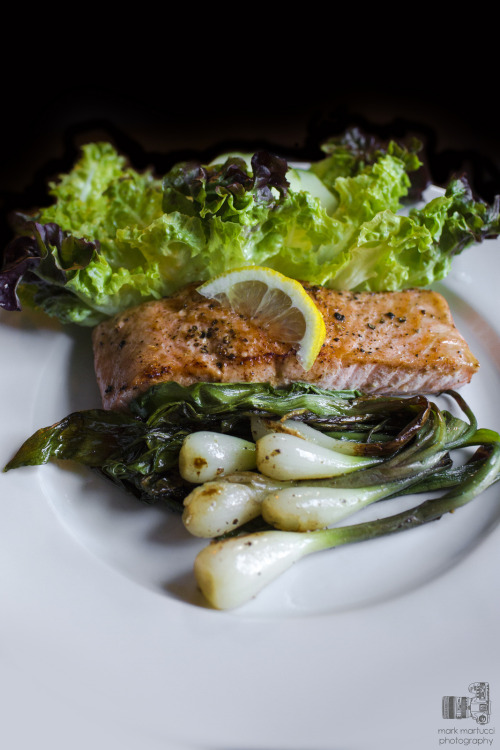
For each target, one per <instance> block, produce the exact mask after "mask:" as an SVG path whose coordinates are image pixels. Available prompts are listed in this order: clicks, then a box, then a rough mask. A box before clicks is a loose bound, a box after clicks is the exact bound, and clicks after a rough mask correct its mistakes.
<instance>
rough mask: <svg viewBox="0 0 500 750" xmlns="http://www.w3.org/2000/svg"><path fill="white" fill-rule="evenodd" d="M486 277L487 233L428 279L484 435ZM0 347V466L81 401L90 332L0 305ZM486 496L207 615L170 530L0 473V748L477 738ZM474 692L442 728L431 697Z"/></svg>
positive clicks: (89, 480) (111, 502) (376, 744)
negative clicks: (467, 365) (451, 321)
mask: <svg viewBox="0 0 500 750" xmlns="http://www.w3.org/2000/svg"><path fill="white" fill-rule="evenodd" d="M499 273H500V241H499V240H495V241H493V240H489V241H487V242H485V243H483V244H482V245H480V246H477V247H475V248H471V249H469V250H467V251H465V252H464V254H463V255H461V256H459V257H458V258H456V259H455V261H454V266H453V270H452V273H451V274H450V276H449V277H448V278H447V279H446V282H445V283H444V284H440V285H438V288H439V290H440V291H442V292H443V293H444V294H445V296H446V297H447V299H448V300H449V302H450V305H451V308H452V312H453V314H454V317H455V321H456V323H457V326H458V328H459V329H460V330H461V332H462V333H463V334H464V335H465V336H466V338H467V340H468V341H469V343H470V345H471V348H472V349H473V351H474V353H475V354H476V356H477V357H478V358H479V360H480V361H481V363H482V366H481V370H480V372H479V373H478V374H477V375H476V376H475V377H474V379H473V381H472V383H471V384H470V385H469V386H467V387H466V388H464V389H463V390H462V394H463V396H464V397H465V398H466V400H467V401H468V402H469V403H470V405H471V406H472V408H473V410H474V412H475V413H476V415H477V416H478V419H479V423H480V425H481V426H484V427H490V428H493V429H499V428H500V403H499V400H498V388H499V385H500V382H499V380H500V379H499V372H500V315H499V314H500V305H499V301H498V289H497V279H498V278H499ZM0 352H1V355H0V356H1V358H2V369H1V373H0V379H1V385H2V391H1V392H2V405H1V415H2V421H1V426H0V462H1V463H2V466H3V465H5V463H6V462H7V461H8V459H9V458H10V457H11V455H12V453H13V452H14V450H15V449H16V448H17V447H18V446H19V445H20V444H21V443H22V442H23V440H24V439H25V438H26V437H27V436H28V435H30V434H31V433H32V432H34V430H35V429H37V428H38V427H41V426H44V425H47V424H50V423H52V422H54V421H56V420H59V419H61V418H62V417H64V416H65V415H66V414H68V413H69V412H70V411H73V410H75V409H80V408H87V407H93V406H96V405H99V397H98V393H97V387H96V385H95V382H94V376H93V369H92V355H91V345H90V332H89V331H85V330H81V329H76V330H75V329H73V328H72V329H71V330H63V329H61V328H60V327H59V326H58V325H57V324H53V323H47V321H46V320H45V319H44V320H42V319H41V318H37V317H36V316H34V315H32V314H30V313H28V312H23V313H21V314H14V313H10V314H7V313H3V314H2V315H0ZM499 493H500V487H499V486H498V485H497V486H496V487H493V488H491V489H490V490H489V491H488V492H486V493H484V494H483V495H482V496H481V497H480V498H477V499H476V500H474V502H473V503H471V504H470V505H468V506H466V507H465V508H463V509H461V510H460V511H457V512H456V513H455V514H452V515H449V516H447V517H445V518H443V519H441V520H440V521H439V522H437V523H434V524H430V525H429V526H425V527H423V528H420V529H416V530H414V531H412V532H409V533H408V534H401V535H396V536H394V537H391V538H387V539H379V540H374V541H372V542H366V543H364V544H362V545H353V546H352V547H346V548H343V549H338V550H333V551H331V552H325V553H320V554H318V555H315V556H312V557H310V558H308V559H306V560H304V561H302V562H301V563H300V564H298V565H297V566H295V567H294V568H293V569H292V570H290V571H289V572H288V573H286V574H285V575H284V576H283V577H282V578H281V579H279V580H278V581H276V582H275V583H273V584H272V585H271V586H269V587H268V588H267V589H266V590H265V591H263V592H262V594H261V595H260V596H259V597H258V598H257V599H255V600H254V601H252V602H251V603H249V604H248V605H246V606H245V607H242V608H241V609H239V610H235V611H232V612H227V613H221V612H215V611H212V610H210V609H208V608H207V607H205V606H204V603H203V601H202V600H201V597H200V595H199V594H198V592H197V590H196V586H195V583H194V579H193V576H192V561H193V558H194V555H195V553H196V551H197V550H198V549H199V548H200V546H201V545H200V543H199V542H198V541H197V540H193V539H189V538H188V537H187V534H186V533H185V532H184V531H183V529H182V528H181V524H180V522H179V519H178V518H176V517H174V516H172V515H171V514H169V513H168V512H164V511H162V510H159V509H157V508H149V507H144V506H142V505H141V504H138V503H137V501H135V500H132V499H130V498H128V497H127V496H124V495H123V494H122V493H120V492H119V491H117V490H115V488H114V487H113V486H111V485H110V484H108V483H107V482H105V481H104V480H100V479H99V478H98V477H95V476H94V475H93V474H91V473H90V472H88V471H84V470H74V469H71V470H69V469H67V468H66V469H65V468H63V467H61V466H54V465H50V466H44V467H32V468H23V469H19V470H17V471H12V472H9V473H8V474H3V475H2V476H0V497H1V503H0V608H1V609H0V691H1V692H0V747H2V748H3V747H5V748H6V749H8V750H25V749H26V750H27V749H28V748H29V749H30V750H31V748H37V750H39V749H40V750H45V748H50V749H51V750H63V748H64V750H68V748H71V750H80V748H81V749H82V750H83V749H84V748H85V750H88V748H89V747H96V748H98V749H99V750H100V748H106V750H115V748H116V750H118V749H120V750H156V748H162V749H163V750H177V749H178V750H183V749H185V750H226V749H227V750H229V748H231V749H232V750H270V749H271V748H273V749H275V750H285V748H286V750H326V749H327V748H328V750H365V749H367V748H370V750H378V748H381V749H382V748H383V750H400V749H401V748H405V750H424V749H426V748H433V747H436V748H438V747H440V746H446V744H448V745H449V744H450V742H451V740H453V739H456V740H457V742H455V743H454V744H456V745H460V744H462V745H463V744H464V740H465V739H469V741H470V743H471V744H472V742H471V740H472V739H476V740H478V739H482V740H487V742H486V741H485V742H483V743H482V745H483V746H484V747H489V746H490V744H489V743H490V741H492V742H493V743H495V735H494V729H495V720H496V716H497V714H496V707H497V706H498V702H497V701H496V696H497V695H498V694H499V693H500V639H499V638H498V634H497V631H498V625H499V620H500V601H499V598H498V594H497V580H496V578H497V571H498V570H499V569H500V531H499V529H498V528H497V523H498V519H499V518H500V504H499V503H498V496H499ZM406 502H408V501H406ZM371 512H373V510H372V511H371ZM366 513H367V514H368V513H370V511H369V510H367V511H366ZM475 681H488V682H489V684H490V690H491V694H492V709H491V720H490V722H489V724H487V725H485V726H483V727H479V726H478V725H477V724H476V723H475V721H473V719H471V718H468V719H466V720H449V719H448V720H445V719H443V717H442V715H441V700H442V697H443V696H444V695H457V696H469V694H468V692H467V688H468V686H469V684H470V683H472V682H475ZM490 730H491V731H490ZM475 744H477V742H476V743H475ZM472 746H474V745H472ZM493 746H495V745H494V744H493Z"/></svg>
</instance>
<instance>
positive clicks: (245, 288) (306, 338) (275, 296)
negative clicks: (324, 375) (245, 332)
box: [198, 266, 326, 370]
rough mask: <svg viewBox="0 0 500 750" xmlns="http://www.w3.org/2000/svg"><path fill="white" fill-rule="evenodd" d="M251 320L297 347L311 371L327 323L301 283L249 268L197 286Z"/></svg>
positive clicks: (301, 358)
mask: <svg viewBox="0 0 500 750" xmlns="http://www.w3.org/2000/svg"><path fill="white" fill-rule="evenodd" d="M198 292H199V293H200V294H201V295H203V296H204V297H208V298H210V299H217V300H218V301H219V302H221V303H222V304H229V306H230V307H231V308H232V309H233V310H234V311H235V312H237V313H239V314H242V315H245V317H248V318H251V319H252V321H253V322H254V323H256V324H257V325H258V326H261V327H262V328H264V329H265V330H266V332H267V334H268V336H271V337H273V338H274V339H276V340H277V341H282V342H283V343H287V344H292V346H294V347H296V348H297V358H298V360H299V362H300V364H301V365H302V367H303V368H304V370H310V369H311V367H312V366H313V364H314V361H315V359H316V357H317V356H318V353H319V350H320V349H321V346H322V344H323V342H324V340H325V335H326V329H325V322H324V320H323V316H322V315H321V312H320V311H319V309H318V308H317V307H316V305H315V303H314V301H313V300H312V299H311V297H310V296H309V295H308V294H307V292H306V291H305V289H304V287H303V286H302V284H300V283H299V282H298V281H295V280H294V279H289V278H288V277H287V276H284V275H283V274H282V273H279V272H278V271H274V270H273V269H272V268H264V267H263V266H246V267H244V268H235V269H234V270H232V271H227V273H223V274H221V275H220V276H216V277H215V278H213V279H211V280H210V281H206V282H205V283H204V284H202V285H201V286H199V287H198Z"/></svg>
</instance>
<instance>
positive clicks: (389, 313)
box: [93, 284, 479, 409]
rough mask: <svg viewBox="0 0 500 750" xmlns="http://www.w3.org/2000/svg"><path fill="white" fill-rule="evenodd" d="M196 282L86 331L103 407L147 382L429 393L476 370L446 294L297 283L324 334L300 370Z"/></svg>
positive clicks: (292, 357) (115, 405) (114, 405)
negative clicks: (347, 289) (298, 383)
mask: <svg viewBox="0 0 500 750" xmlns="http://www.w3.org/2000/svg"><path fill="white" fill-rule="evenodd" d="M196 287H197V285H196V284H193V285H190V286H188V287H186V288H185V289H182V290H181V291H179V292H178V293H177V294H175V295H174V296H172V297H168V298H164V299H161V300H155V301H152V302H146V303H144V304H142V305H139V306H137V307H135V308H131V309H129V310H126V311H125V312H123V313H121V314H119V315H117V316H115V317H114V318H111V319H109V320H106V321H104V322H103V323H101V324H100V325H98V326H97V327H96V328H95V329H94V331H93V347H94V363H95V371H96V376H97V382H98V385H99V389H100V391H101V395H102V402H103V406H104V408H105V409H126V407H127V404H128V403H129V402H130V401H131V400H132V399H133V398H135V397H136V396H138V395H139V394H140V393H142V392H144V391H145V390H147V389H148V388H149V387H150V386H152V385H154V384H156V383H161V382H164V381H168V380H173V381H176V382H178V383H180V384H181V385H190V384H192V383H195V382H202V381H204V382H224V383H228V382H269V383H270V384H271V385H273V386H277V385H286V384H288V383H290V382H293V381H297V380H300V381H305V382H309V383H314V384H315V385H318V386H321V387H323V388H330V389H333V390H337V389H339V390H340V389H351V388H352V389H359V390H361V391H364V392H365V393H394V392H398V393H417V392H419V393H438V392H440V391H443V390H445V389H447V388H458V387H460V386H462V385H464V384H465V383H468V382H469V381H470V379H471V377H472V375H473V374H474V373H475V372H476V371H477V369H478V368H479V363H478V361H477V359H476V358H475V357H474V356H473V355H472V353H471V352H470V350H469V347H468V346H467V343H466V342H465V340H464V338H463V337H462V336H461V335H460V333H459V332H458V331H457V329H456V327H455V325H454V323H453V319H452V316H451V313H450V309H449V307H448V303H447V302H446V300H445V299H444V298H443V297H442V296H441V295H440V294H438V293H436V292H433V291H429V290H425V289H409V290H406V291H402V292H361V293H353V292H339V291H333V290H330V289H326V288H324V287H317V286H308V285H306V284H304V288H305V289H306V291H307V292H308V294H309V295H310V296H311V297H312V298H313V299H314V301H315V303H316V304H317V306H318V308H319V309H320V310H321V312H322V314H323V317H324V319H325V324H326V339H325V343H324V344H323V347H322V349H321V351H320V353H319V355H318V358H317V359H316V362H315V363H314V365H313V367H312V368H311V369H310V370H309V371H307V372H306V371H305V370H304V369H303V368H302V367H301V365H300V364H299V362H298V359H297V356H296V350H295V349H293V348H292V347H291V346H290V345H289V344H284V343H282V342H280V341H276V340H273V339H272V338H271V337H268V336H267V335H266V332H265V329H263V328H259V327H258V326H257V325H255V324H254V323H252V321H251V320H250V319H247V318H245V317H244V316H242V315H239V314H237V313H235V312H233V311H232V310H229V309H227V308H225V307H222V306H221V304H220V303H219V302H216V301H214V300H208V299H206V298H204V297H202V296H201V295H200V294H199V293H198V292H197V291H196Z"/></svg>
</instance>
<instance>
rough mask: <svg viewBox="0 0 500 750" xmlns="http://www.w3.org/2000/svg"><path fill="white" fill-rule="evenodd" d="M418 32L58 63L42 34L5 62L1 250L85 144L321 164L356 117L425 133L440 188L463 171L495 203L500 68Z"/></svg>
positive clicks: (140, 162) (93, 56)
mask: <svg viewBox="0 0 500 750" xmlns="http://www.w3.org/2000/svg"><path fill="white" fill-rule="evenodd" d="M421 36H422V39H420V42H419V45H420V46H419V47H418V50H417V48H416V47H415V46H411V45H414V44H415V43H414V42H410V43H409V44H410V46H409V47H408V48H404V49H403V48H402V49H401V50H398V54H397V55H396V56H394V54H393V51H392V48H389V49H390V54H387V55H386V56H384V55H381V54H380V50H379V49H374V50H373V51H372V50H368V54H367V51H366V49H365V54H364V55H363V56H360V55H359V48H360V43H359V42H357V40H356V39H353V41H352V47H349V44H348V45H347V48H348V50H349V54H348V56H347V57H346V53H345V51H344V50H345V46H344V48H343V51H342V53H340V52H339V51H338V50H337V49H336V48H335V46H333V47H332V49H331V51H330V49H329V48H328V49H327V50H326V53H325V47H324V45H323V54H322V56H321V57H320V56H316V55H315V54H314V53H310V52H309V53H308V54H307V55H306V56H304V59H306V58H307V64H306V63H305V62H304V59H303V58H302V57H301V56H300V55H297V54H295V56H293V54H292V53H291V52H290V50H291V49H292V47H293V45H292V44H291V42H290V41H287V45H286V46H287V50H288V52H287V55H288V56H287V55H284V54H283V50H282V48H281V47H279V46H277V47H276V48H274V47H273V46H272V44H270V46H269V49H268V50H267V53H266V55H264V56H263V55H262V54H260V55H259V54H256V52H255V50H253V49H250V50H249V47H248V39H247V40H245V41H246V46H245V45H244V44H243V43H242V42H241V40H240V41H239V43H235V41H234V40H233V41H232V43H231V44H229V43H228V42H227V41H226V44H225V46H224V45H222V44H221V43H220V40H218V42H217V43H215V42H212V44H211V45H210V44H209V43H208V42H207V40H205V45H204V47H202V48H199V47H197V45H196V43H194V44H193V42H192V40H190V42H189V44H188V45H187V47H188V48H189V51H190V52H189V55H188V57H186V56H185V55H184V57H179V56H177V55H176V54H173V53H172V55H171V57H169V56H168V54H166V53H165V55H163V54H161V55H158V56H156V57H155V56H153V55H149V56H148V54H147V52H148V49H149V48H148V45H145V48H144V47H143V48H142V49H141V50H140V51H138V50H136V49H135V48H133V46H131V48H130V50H127V45H126V43H122V44H121V45H120V47H119V52H116V54H108V55H107V56H106V57H102V56H100V55H99V54H98V52H97V51H96V50H95V49H94V48H93V44H92V42H91V43H89V44H87V47H86V48H85V55H84V56H83V57H82V54H81V49H80V48H78V49H76V50H73V52H74V54H73V56H72V55H63V54H61V50H60V49H59V50H57V51H56V53H54V51H53V50H50V53H51V55H52V57H54V60H53V61H52V62H51V65H50V66H49V67H48V68H47V54H48V49H47V47H46V46H44V44H43V43H42V42H41V41H40V40H38V42H37V40H36V38H35V39H34V40H33V43H32V45H31V46H29V47H27V48H26V49H25V51H24V54H25V55H27V56H28V59H29V60H30V61H31V63H33V61H35V64H34V65H33V64H32V65H31V68H30V72H29V74H27V75H26V74H24V73H23V68H21V67H20V66H19V65H18V61H14V60H13V58H11V57H9V58H8V59H7V60H6V62H5V65H4V81H3V115H2V124H3V135H2V141H1V143H2V147H1V152H0V209H1V217H2V225H1V232H2V238H1V239H2V247H3V246H4V244H5V242H6V241H7V240H8V238H9V237H10V229H9V227H8V223H7V216H8V213H9V211H10V210H12V209H29V208H32V207H34V206H36V205H43V204H44V203H45V204H46V203H47V201H48V200H49V198H48V197H47V192H46V185H47V181H48V180H49V179H53V178H54V177H55V176H56V175H57V174H59V173H61V172H62V171H65V170H67V169H69V168H70V167H71V165H72V163H73V161H74V159H75V158H76V156H77V154H78V147H79V145H80V144H81V143H83V142H85V141H89V140H94V139H101V138H103V139H109V140H111V141H112V142H113V143H114V144H115V145H116V146H117V147H118V148H119V149H120V150H121V151H122V152H123V153H124V154H126V155H127V156H128V157H129V158H130V161H131V163H132V165H133V166H134V167H136V168H138V169H142V168H145V167H148V166H153V168H154V169H155V171H156V172H157V173H158V174H159V175H161V173H162V172H165V171H167V170H168V168H169V167H170V166H171V165H172V164H173V163H175V161H177V160H180V159H183V158H188V157H192V156H195V157H199V158H201V159H207V158H210V157H211V156H214V155H215V154H216V153H217V152H218V151H220V150H225V149H226V148H242V149H252V148H261V147H264V148H269V149H271V150H274V151H277V152H278V153H280V155H282V156H285V157H288V158H291V159H314V158H318V157H319V156H320V151H319V144H320V142H321V140H322V139H324V138H326V137H328V136H329V135H336V134H339V133H340V132H342V131H343V130H344V129H345V128H346V127H347V126H349V125H353V124H355V125H359V126H360V127H362V128H364V129H365V130H367V131H371V132H372V133H374V134H377V135H380V136H382V137H384V138H385V137H391V136H392V137H396V138H404V137H408V136H411V135H415V136H417V137H419V138H420V139H421V140H422V142H423V143H424V146H425V154H426V159H427V162H428V166H429V169H430V175H431V178H432V180H433V181H434V182H435V183H436V184H441V185H443V184H445V183H446V181H447V180H448V179H449V177H450V176H451V175H452V174H455V173H460V172H463V171H465V172H467V174H468V176H469V179H470V181H471V184H472V187H473V189H474V190H475V192H476V194H477V195H478V196H479V197H481V198H483V199H484V200H486V201H488V202H491V201H492V200H493V199H494V196H495V195H496V194H497V193H500V138H499V135H498V133H499V128H498V124H499V117H498V114H497V105H498V99H499V95H498V89H499V85H498V80H497V79H498V75H497V66H496V63H495V61H494V62H493V63H490V62H489V59H488V58H487V57H486V56H485V55H484V54H483V55H482V56H481V57H479V49H473V48H470V49H469V48H467V45H465V46H464V44H463V43H461V42H459V41H456V40H455V42H454V43H453V44H452V45H451V49H448V50H441V54H437V53H436V51H435V49H434V50H433V48H432V44H433V41H432V39H428V38H427V37H426V36H425V34H423V33H421ZM426 42H428V43H429V51H428V53H427V52H426V50H425V43H426ZM37 44H38V47H39V48H40V50H42V49H43V52H44V55H42V56H41V58H40V69H39V70H38V67H37V64H36V62H37V54H36V53H37ZM95 44H96V46H97V44H98V42H97V41H96V42H95ZM186 44H187V43H186ZM313 47H314V45H313ZM484 47H485V48H488V42H487V41H485V43H484ZM167 48H168V45H167V47H166V48H165V49H167ZM495 49H496V47H495ZM405 55H406V57H405ZM56 58H57V59H56ZM291 58H293V59H294V60H295V62H294V63H292V62H291V61H290V59H291ZM75 60H76V62H75Z"/></svg>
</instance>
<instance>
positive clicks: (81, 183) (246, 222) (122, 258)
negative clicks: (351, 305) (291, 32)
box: [0, 130, 500, 326]
mask: <svg viewBox="0 0 500 750" xmlns="http://www.w3.org/2000/svg"><path fill="white" fill-rule="evenodd" d="M323 150H324V153H325V156H324V157H323V158H322V159H320V160H318V161H317V162H315V163H313V164H311V165H310V167H309V168H307V169H306V168H304V169H299V168H296V167H293V168H291V167H289V165H288V164H287V163H286V161H285V160H284V159H282V158H280V157H279V156H276V155H272V154H269V153H267V152H265V151H259V152H257V153H255V154H253V155H251V156H249V157H248V158H245V156H244V155H226V156H224V157H222V158H221V159H220V160H217V159H216V160H214V162H212V163H211V164H208V165H203V164H200V163H198V162H182V163H179V164H177V165H175V166H174V167H173V168H172V169H171V170H170V171H169V172H168V174H166V175H163V176H162V178H159V177H156V176H155V175H154V174H153V172H152V171H151V170H150V171H146V172H144V173H139V172H137V171H136V170H134V169H133V168H132V167H130V166H128V165H127V162H126V159H125V158H124V157H123V156H122V155H120V154H118V153H117V151H116V150H115V148H114V147H113V146H112V145H111V144H109V143H90V144H87V145H85V146H83V148H82V154H81V157H80V159H79V160H78V161H77V163H76V164H75V165H74V168H73V169H72V170H71V171H70V172H69V173H68V174H65V175H61V176H60V177H59V179H58V181H56V182H53V183H51V184H50V186H49V188H50V196H51V197H52V203H51V204H50V205H48V206H46V207H43V208H39V209H35V210H33V212H31V213H30V214H17V215H16V216H15V217H14V218H13V229H14V238H13V239H12V241H11V242H10V243H9V245H8V246H7V248H6V249H5V252H4V259H3V265H2V268H1V270H0V282H1V283H0V306H2V307H4V308H5V309H7V310H18V309H20V307H21V305H22V304H29V305H31V304H33V305H35V306H37V307H39V308H41V309H42V310H44V311H45V312H46V313H47V314H49V315H51V316H54V317H56V318H58V319H59V320H60V321H62V322H63V323H77V324H79V325H84V326H93V325H95V324H97V323H98V322H100V321H101V320H103V319H105V318H106V317H109V316H112V315H114V314H115V313H118V312H120V311H122V310H124V309H126V308H128V307H130V306H133V305H135V304H139V303H141V302H143V301H146V300H149V299H155V298H156V299H157V298H160V297H162V296H165V295H170V294H172V293H174V292H175V291H176V290H178V289H179V288H181V287H182V286H185V285H186V284H188V283H190V282H197V281H200V282H202V281H205V280H207V279H209V278H211V277H213V276H214V275H216V274H218V273H221V272H223V271H227V270H230V269H231V268H236V267H239V266H242V265H251V264H255V265H265V266H269V267H271V268H274V269H276V270H278V271H280V272H282V273H284V274H285V275H286V276H289V277H291V278H296V279H299V280H302V281H307V282H310V283H314V284H322V285H325V286H327V287H331V288H337V289H351V290H356V291H360V290H371V291H381V290H389V291H390V290H398V289H403V288H407V287H411V286H425V285H428V284H430V283H432V282H433V281H436V280H438V279H441V278H443V277H444V276H445V275H446V274H447V273H448V271H449V269H450V264H451V262H452V259H453V257H454V255H456V254H457V253H459V252H461V251H462V250H463V249H464V248H465V247H468V246H469V245H471V244H474V243H479V242H481V241H482V240H483V239H486V238H488V237H494V236H497V235H498V233H499V230H500V218H499V206H498V203H495V204H494V205H492V206H489V205H487V204H485V203H484V202H482V201H481V200H476V199H475V198H474V197H473V195H472V193H471V190H470V188H469V185H468V184H467V181H466V180H465V178H460V179H454V180H452V181H451V183H450V184H449V185H448V187H447V190H446V194H445V195H443V196H440V197H438V198H435V199H434V200H432V201H430V202H429V203H428V204H427V205H424V206H423V207H422V208H418V209H413V210H411V211H410V214H409V216H403V215H401V214H400V213H398V211H399V210H400V208H401V207H402V205H403V202H404V201H405V200H406V199H407V198H408V197H409V195H411V194H412V185H411V178H412V176H414V175H415V174H417V173H418V170H419V168H420V167H421V165H422V162H421V161H420V158H419V156H418V153H419V145H418V144H411V145H410V146H408V147H403V146H401V145H398V144H396V143H395V142H390V143H389V144H388V145H383V144H381V143H377V142H376V141H374V139H370V138H366V137H364V136H362V135H361V134H360V133H359V132H357V131H356V130H352V131H348V132H347V133H346V134H345V136H344V137H341V138H334V139H331V140H330V141H328V142H326V143H325V144H324V145H323ZM413 197H414V196H413Z"/></svg>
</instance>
